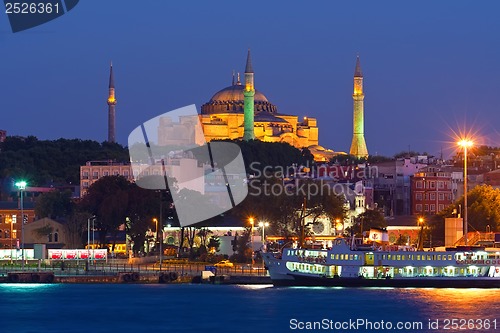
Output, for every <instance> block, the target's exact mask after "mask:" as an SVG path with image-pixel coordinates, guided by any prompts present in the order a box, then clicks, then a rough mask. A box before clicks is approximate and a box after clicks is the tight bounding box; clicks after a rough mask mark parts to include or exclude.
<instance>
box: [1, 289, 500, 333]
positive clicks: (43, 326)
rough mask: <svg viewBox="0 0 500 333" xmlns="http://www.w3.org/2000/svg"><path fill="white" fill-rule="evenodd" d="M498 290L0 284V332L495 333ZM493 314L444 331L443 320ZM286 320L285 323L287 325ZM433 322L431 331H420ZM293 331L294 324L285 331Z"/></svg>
mask: <svg viewBox="0 0 500 333" xmlns="http://www.w3.org/2000/svg"><path fill="white" fill-rule="evenodd" d="M499 309H500V289H494V290H480V289H468V290H460V289H371V288H366V289H351V288H274V287H272V286H270V285H266V286H262V285H261V286H221V285H189V284H184V285H125V284H96V285H92V284H81V285H78V284H51V285H43V284H0V322H1V324H0V327H1V332H15V333H17V332H36V333H38V332H40V333H43V332H92V333H96V332H108V333H109V332H114V331H119V332H297V331H307V332H312V331H318V332H321V331H322V332H325V331H327V332H375V331H377V332H380V331H387V330H381V329H379V330H375V329H373V328H372V329H369V327H367V326H359V327H357V329H353V328H352V326H351V329H346V330H338V329H335V328H334V327H333V326H331V327H332V329H323V330H319V329H317V330H305V329H304V330H300V329H298V327H299V326H298V325H299V323H304V325H305V324H306V322H313V321H321V320H323V319H325V320H332V322H347V321H349V320H357V319H362V320H365V321H366V322H368V321H369V322H371V323H372V324H373V325H376V323H380V321H381V320H383V321H384V322H391V323H393V325H396V323H397V322H406V321H408V322H422V323H423V326H422V328H421V329H406V330H405V329H402V330H398V329H396V328H393V329H392V330H391V331H392V332H492V333H493V332H500V310H499ZM453 318H457V319H474V320H477V319H489V320H490V321H493V320H494V319H496V321H497V323H496V324H497V327H496V330H495V329H494V327H493V323H492V324H491V325H492V326H491V327H490V329H487V330H485V329H482V330H480V329H478V327H477V326H474V327H472V326H471V327H470V328H467V329H462V330H459V329H457V330H454V329H451V328H452V327H451V325H450V326H449V327H448V328H450V329H448V330H445V329H444V324H445V320H446V319H453ZM291 320H292V321H293V320H295V321H293V323H296V325H295V324H293V323H291ZM429 320H433V321H436V320H439V328H438V329H437V330H432V329H429V328H428V322H429ZM292 328H297V329H292Z"/></svg>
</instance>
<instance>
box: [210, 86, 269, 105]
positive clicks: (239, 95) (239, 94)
mask: <svg viewBox="0 0 500 333" xmlns="http://www.w3.org/2000/svg"><path fill="white" fill-rule="evenodd" d="M244 89H245V86H243V85H242V84H235V85H232V86H229V87H226V88H224V89H222V90H220V91H218V92H216V93H215V95H213V96H212V98H211V99H210V102H213V101H243V98H244V96H243V90H244ZM254 101H255V102H269V101H268V100H267V98H266V96H265V95H264V94H263V93H261V92H260V91H258V90H257V89H255V96H254Z"/></svg>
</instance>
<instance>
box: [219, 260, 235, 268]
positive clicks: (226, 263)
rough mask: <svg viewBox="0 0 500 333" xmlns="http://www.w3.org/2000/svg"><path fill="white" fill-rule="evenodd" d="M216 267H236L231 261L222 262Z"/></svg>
mask: <svg viewBox="0 0 500 333" xmlns="http://www.w3.org/2000/svg"><path fill="white" fill-rule="evenodd" d="M214 266H215V267H234V264H233V263H232V262H230V261H229V260H222V261H219V262H218V263H216V264H215V265H214Z"/></svg>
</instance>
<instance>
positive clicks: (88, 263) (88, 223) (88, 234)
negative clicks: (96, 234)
mask: <svg viewBox="0 0 500 333" xmlns="http://www.w3.org/2000/svg"><path fill="white" fill-rule="evenodd" d="M90 220H92V225H93V223H94V220H95V215H93V216H91V217H89V218H88V219H87V270H88V269H89V266H90ZM92 230H94V228H92ZM92 232H93V231H92ZM92 236H93V234H92ZM93 246H94V240H93V238H92V254H93V253H94V248H93Z"/></svg>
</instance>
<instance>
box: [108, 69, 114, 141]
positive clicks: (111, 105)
mask: <svg viewBox="0 0 500 333" xmlns="http://www.w3.org/2000/svg"><path fill="white" fill-rule="evenodd" d="M115 105H116V98H115V77H114V75H113V63H111V65H110V69H109V95H108V142H115V141H116V139H115Z"/></svg>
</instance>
